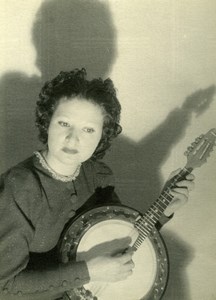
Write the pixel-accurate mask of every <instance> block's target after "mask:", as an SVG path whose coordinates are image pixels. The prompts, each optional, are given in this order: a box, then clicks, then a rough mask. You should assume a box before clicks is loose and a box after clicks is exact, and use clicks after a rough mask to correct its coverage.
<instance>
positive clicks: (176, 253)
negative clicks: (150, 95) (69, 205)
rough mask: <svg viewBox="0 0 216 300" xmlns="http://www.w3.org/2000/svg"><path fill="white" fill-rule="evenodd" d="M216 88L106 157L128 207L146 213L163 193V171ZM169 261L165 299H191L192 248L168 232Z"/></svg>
mask: <svg viewBox="0 0 216 300" xmlns="http://www.w3.org/2000/svg"><path fill="white" fill-rule="evenodd" d="M214 95H215V86H214V85H211V86H209V87H207V88H205V89H200V90H198V91H196V92H194V93H193V94H191V95H190V96H188V97H187V98H186V99H185V101H184V103H183V105H182V107H180V108H176V109H174V110H173V111H171V112H170V113H169V115H168V116H167V118H166V119H165V120H164V122H162V123H161V124H160V125H159V126H158V127H157V128H156V129H154V130H153V131H152V132H151V133H150V134H149V135H147V136H146V137H144V138H143V139H142V140H141V141H140V142H138V143H136V142H134V141H132V140H130V139H128V138H125V137H119V138H118V139H116V141H114V143H113V146H112V150H111V151H110V152H109V153H108V154H107V156H106V157H105V161H106V162H107V163H108V164H109V165H110V166H111V168H112V170H113V171H114V174H115V178H116V186H117V193H118V195H119V196H120V199H121V200H122V202H123V203H124V204H125V205H128V206H130V207H131V206H132V207H133V208H135V209H138V210H139V211H141V212H145V211H146V210H147V209H148V208H149V207H150V206H151V204H152V203H153V202H154V201H155V200H156V199H157V198H158V196H159V195H160V193H161V190H162V187H163V182H161V177H160V169H161V166H162V165H163V163H164V162H165V161H166V160H167V159H168V157H169V154H170V152H171V150H172V148H173V147H174V146H175V144H177V143H178V142H179V141H180V140H181V139H182V138H183V137H184V135H185V132H186V129H187V127H188V125H189V124H190V121H191V117H192V115H195V116H196V117H199V116H200V115H201V114H202V113H204V112H205V111H206V110H207V109H208V108H209V106H210V104H211V103H212V101H213V100H214ZM164 240H165V241H166V245H167V249H168V255H169V260H170V278H169V281H168V286H167V289H166V292H165V294H164V297H163V299H164V300H172V299H176V298H175V297H177V296H178V299H184V300H190V299H191V297H190V283H189V282H188V280H187V274H186V268H187V265H188V264H189V263H190V261H191V260H192V258H193V253H194V250H193V248H192V247H191V246H190V245H188V244H186V243H185V241H183V240H181V239H180V238H178V237H177V236H176V235H173V233H172V232H167V231H166V235H164Z"/></svg>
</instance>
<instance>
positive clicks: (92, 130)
mask: <svg viewBox="0 0 216 300" xmlns="http://www.w3.org/2000/svg"><path fill="white" fill-rule="evenodd" d="M83 130H84V131H85V132H87V133H93V132H95V130H94V128H89V127H85V128H84V129H83Z"/></svg>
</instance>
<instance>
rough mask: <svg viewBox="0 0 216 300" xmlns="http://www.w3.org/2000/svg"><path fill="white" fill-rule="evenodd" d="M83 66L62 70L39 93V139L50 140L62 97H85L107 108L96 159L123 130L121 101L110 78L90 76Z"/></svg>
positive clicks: (95, 155) (37, 117)
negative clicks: (52, 122)
mask: <svg viewBox="0 0 216 300" xmlns="http://www.w3.org/2000/svg"><path fill="white" fill-rule="evenodd" d="M86 77H87V73H86V70H85V69H84V68H82V69H74V70H72V71H70V72H63V71H62V72H60V73H59V75H57V76H56V77H55V78H54V79H52V80H51V81H48V82H46V83H45V84H44V86H43V87H42V89H41V92H40V94H39V99H40V100H39V101H37V107H36V126H37V127H38V129H39V139H40V141H41V142H42V143H43V144H47V140H48V128H49V125H50V121H51V119H52V116H53V113H54V112H55V109H56V108H57V105H58V103H59V101H60V99H62V98H68V99H73V98H75V97H82V98H84V99H86V100H88V101H91V102H93V103H95V104H97V105H99V106H100V107H101V108H102V109H103V111H104V112H105V117H104V124H103V131H102V137H101V140H100V142H99V144H98V146H97V148H96V149H95V152H94V153H93V155H92V158H93V159H97V158H99V159H100V158H103V156H104V155H105V152H106V150H107V149H108V148H109V147H110V146H111V141H112V140H113V139H114V138H115V137H116V136H117V135H118V134H120V133H121V131H122V127H121V126H120V125H119V121H120V113H121V105H120V103H119V101H118V99H117V97H116V90H115V87H114V85H113V82H112V80H111V79H109V78H108V79H106V80H102V79H101V78H98V79H93V80H87V79H86Z"/></svg>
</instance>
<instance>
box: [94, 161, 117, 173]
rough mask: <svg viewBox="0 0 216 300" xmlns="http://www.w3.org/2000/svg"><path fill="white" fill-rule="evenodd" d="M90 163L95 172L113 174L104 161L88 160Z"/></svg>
mask: <svg viewBox="0 0 216 300" xmlns="http://www.w3.org/2000/svg"><path fill="white" fill-rule="evenodd" d="M90 163H91V165H92V168H93V169H94V171H95V173H96V174H103V175H113V172H112V170H111V168H110V167H109V166H108V165H107V164H106V163H105V162H103V161H100V160H95V161H93V160H90Z"/></svg>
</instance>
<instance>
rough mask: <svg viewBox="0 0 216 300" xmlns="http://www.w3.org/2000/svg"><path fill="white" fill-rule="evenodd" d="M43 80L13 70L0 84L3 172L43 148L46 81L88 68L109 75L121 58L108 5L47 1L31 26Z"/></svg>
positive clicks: (92, 72)
mask: <svg viewBox="0 0 216 300" xmlns="http://www.w3.org/2000/svg"><path fill="white" fill-rule="evenodd" d="M32 42H33V44H34V47H35V49H36V62H35V63H36V65H37V67H38V69H39V71H40V72H41V76H40V77H39V76H36V75H35V76H32V77H29V76H27V75H26V74H25V73H21V72H8V73H5V74H3V76H2V78H1V80H0V97H1V102H0V116H1V119H0V138H1V141H2V142H1V145H0V155H1V157H2V160H1V163H0V172H1V173H2V172H4V171H5V170H6V169H8V168H9V167H10V166H12V165H14V164H16V163H17V162H18V161H21V160H23V159H24V158H26V157H27V156H29V155H31V153H32V152H33V151H34V150H35V149H36V148H38V147H40V146H39V144H38V143H39V142H37V131H36V129H35V125H34V120H35V117H34V114H35V104H36V101H37V99H38V94H39V92H40V89H41V87H42V85H43V84H44V82H45V81H47V80H50V79H51V78H53V77H55V76H56V75H57V74H58V73H59V72H60V71H62V70H64V71H67V70H72V69H74V68H81V67H85V68H86V69H87V72H88V77H89V78H93V77H106V76H107V74H108V73H109V72H110V70H111V68H112V65H113V63H114V61H115V58H116V53H117V50H116V30H115V26H114V24H113V20H112V15H111V12H110V9H109V6H108V4H107V3H106V2H105V1H103V2H102V1H97V0H95V1H91V0H85V1H83V0H61V1H59V0H45V1H44V2H42V4H41V7H40V8H39V10H38V12H37V14H36V16H35V20H34V22H33V27H32Z"/></svg>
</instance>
